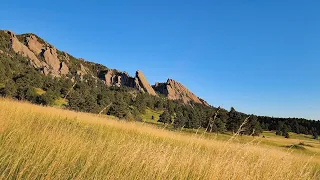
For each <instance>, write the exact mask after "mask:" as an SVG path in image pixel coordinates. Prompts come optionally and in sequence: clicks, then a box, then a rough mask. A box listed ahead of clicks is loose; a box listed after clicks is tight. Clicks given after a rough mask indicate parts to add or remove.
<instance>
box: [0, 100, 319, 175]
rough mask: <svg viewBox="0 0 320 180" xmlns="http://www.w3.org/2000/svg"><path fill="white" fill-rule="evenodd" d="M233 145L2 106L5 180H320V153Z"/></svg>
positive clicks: (0, 163)
mask: <svg viewBox="0 0 320 180" xmlns="http://www.w3.org/2000/svg"><path fill="white" fill-rule="evenodd" d="M230 137H231V139H230V138H229V140H227V138H226V139H223V138H224V137H223V136H219V137H218V136H216V135H208V134H203V133H197V134H195V133H186V132H172V131H168V130H166V129H163V128H159V127H155V126H152V125H148V124H146V123H139V122H126V121H120V120H117V119H115V118H112V117H108V116H98V115H93V114H86V113H79V112H72V111H67V110H63V109H59V108H54V107H41V106H37V105H31V104H29V103H26V102H16V101H13V100H8V99H0V179H159V180H160V179H161V180H162V179H241V180H242V179H259V180H260V179H261V180H262V179H268V180H269V179H272V180H273V179H275V180H279V179H280V180H281V179H320V172H319V168H320V166H319V164H320V162H319V159H318V158H319V156H318V155H317V154H316V152H317V150H316V149H317V148H318V146H315V145H312V146H310V148H311V147H312V148H314V149H315V150H313V151H311V152H315V153H314V154H313V153H310V152H309V150H308V152H309V153H304V152H299V151H298V152H291V151H294V149H290V148H284V147H278V146H275V145H273V144H268V143H266V142H269V141H271V140H272V141H275V143H282V142H281V140H283V141H287V140H285V139H281V140H277V138H278V137H272V136H270V137H267V138H264V139H262V138H252V137H232V136H230ZM279 139H280V137H279ZM272 141H271V142H272ZM300 141H301V140H297V142H300ZM285 143H287V142H284V144H285ZM290 143H291V142H290ZM315 144H316V143H315Z"/></svg>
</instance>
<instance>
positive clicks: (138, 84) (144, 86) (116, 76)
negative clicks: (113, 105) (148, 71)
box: [102, 70, 158, 96]
mask: <svg viewBox="0 0 320 180" xmlns="http://www.w3.org/2000/svg"><path fill="white" fill-rule="evenodd" d="M102 76H103V78H104V81H105V83H106V85H107V86H108V87H110V86H117V87H120V86H127V87H131V88H134V89H137V90H139V91H141V92H145V93H148V94H150V95H152V96H158V95H157V93H156V92H155V91H154V89H153V88H152V87H151V85H150V84H149V83H148V81H147V79H146V78H145V76H144V75H143V73H142V72H141V71H140V70H138V71H137V72H136V76H135V77H134V78H133V77H131V76H130V75H129V74H128V73H126V72H120V71H118V70H105V71H104V72H102Z"/></svg>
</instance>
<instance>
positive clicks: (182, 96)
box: [153, 79, 208, 106]
mask: <svg viewBox="0 0 320 180" xmlns="http://www.w3.org/2000/svg"><path fill="white" fill-rule="evenodd" d="M153 88H154V89H155V90H156V91H157V92H159V93H160V94H164V95H166V96H167V97H168V99H170V100H182V101H183V103H185V104H189V103H190V102H195V103H199V104H203V105H206V106H208V103H207V102H206V101H204V100H202V99H200V98H199V97H197V96H196V95H195V94H193V93H192V92H190V91H189V90H188V89H187V88H186V87H185V86H183V85H182V84H181V83H179V82H177V81H175V80H173V79H168V80H167V82H166V83H156V84H155V85H154V86H153Z"/></svg>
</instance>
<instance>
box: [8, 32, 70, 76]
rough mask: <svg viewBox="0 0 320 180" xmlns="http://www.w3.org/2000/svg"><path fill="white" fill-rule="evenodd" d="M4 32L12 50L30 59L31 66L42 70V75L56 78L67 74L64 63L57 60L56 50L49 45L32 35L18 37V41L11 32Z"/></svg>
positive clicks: (67, 69)
mask: <svg viewBox="0 0 320 180" xmlns="http://www.w3.org/2000/svg"><path fill="white" fill-rule="evenodd" d="M5 32H6V33H8V34H9V35H10V42H11V48H12V50H13V51H14V52H16V53H18V54H21V55H22V56H24V57H27V58H28V59H30V62H31V64H32V65H33V66H34V67H35V68H40V69H42V71H43V73H44V74H46V75H47V74H51V75H53V76H56V77H57V76H60V75H67V74H68V73H69V68H68V66H67V65H66V63H65V62H62V61H61V60H60V59H59V58H58V54H57V49H56V48H54V47H53V46H51V45H50V44H48V43H46V42H44V41H43V40H39V39H38V38H37V37H36V36H35V35H33V34H24V35H19V38H20V40H19V39H18V37H17V36H16V35H15V34H14V33H13V32H12V31H5Z"/></svg>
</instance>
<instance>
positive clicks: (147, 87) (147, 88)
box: [135, 70, 158, 96]
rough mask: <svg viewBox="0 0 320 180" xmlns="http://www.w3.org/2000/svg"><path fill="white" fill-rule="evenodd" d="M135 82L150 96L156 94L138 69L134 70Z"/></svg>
mask: <svg viewBox="0 0 320 180" xmlns="http://www.w3.org/2000/svg"><path fill="white" fill-rule="evenodd" d="M135 84H136V86H137V87H138V89H139V90H140V91H141V90H143V91H145V92H147V93H148V94H150V95H152V96H158V95H157V93H156V92H155V91H154V89H153V88H152V87H151V86H150V84H149V83H148V81H147V79H146V78H145V76H144V75H143V74H142V72H141V71H140V70H138V71H137V72H136V78H135Z"/></svg>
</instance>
